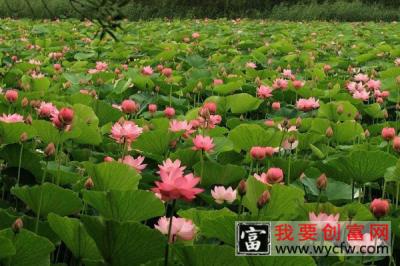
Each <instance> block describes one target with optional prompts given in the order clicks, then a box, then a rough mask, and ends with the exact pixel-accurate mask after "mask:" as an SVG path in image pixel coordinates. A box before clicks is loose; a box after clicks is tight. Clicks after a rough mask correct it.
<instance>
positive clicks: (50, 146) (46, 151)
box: [44, 142, 56, 157]
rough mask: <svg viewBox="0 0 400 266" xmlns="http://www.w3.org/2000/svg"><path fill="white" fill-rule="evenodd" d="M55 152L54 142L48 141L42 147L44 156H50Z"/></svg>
mask: <svg viewBox="0 0 400 266" xmlns="http://www.w3.org/2000/svg"><path fill="white" fill-rule="evenodd" d="M55 152H56V147H55V146H54V143H52V142H51V143H49V144H48V145H47V147H46V148H45V149H44V154H45V155H46V157H50V156H52V155H53V154H54V153H55Z"/></svg>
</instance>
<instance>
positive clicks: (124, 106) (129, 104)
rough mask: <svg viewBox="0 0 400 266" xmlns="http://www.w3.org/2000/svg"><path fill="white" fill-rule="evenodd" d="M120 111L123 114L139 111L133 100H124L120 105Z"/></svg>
mask: <svg viewBox="0 0 400 266" xmlns="http://www.w3.org/2000/svg"><path fill="white" fill-rule="evenodd" d="M121 111H122V112H124V113H125V114H132V113H136V112H137V111H139V104H137V103H136V102H135V101H133V100H124V101H123V102H122V103H121Z"/></svg>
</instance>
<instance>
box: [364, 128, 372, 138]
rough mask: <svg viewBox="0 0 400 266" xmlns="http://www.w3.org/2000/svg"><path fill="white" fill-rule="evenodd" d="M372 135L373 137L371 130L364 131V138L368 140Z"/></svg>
mask: <svg viewBox="0 0 400 266" xmlns="http://www.w3.org/2000/svg"><path fill="white" fill-rule="evenodd" d="M370 135H371V134H370V133H369V130H368V129H366V130H365V131H364V136H365V137H366V138H369V136H370Z"/></svg>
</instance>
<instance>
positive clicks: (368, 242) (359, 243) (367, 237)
mask: <svg viewBox="0 0 400 266" xmlns="http://www.w3.org/2000/svg"><path fill="white" fill-rule="evenodd" d="M362 239H363V240H347V243H349V245H350V246H352V247H354V248H355V249H354V251H355V252H359V251H360V248H361V247H370V246H372V247H374V246H375V247H377V246H380V245H381V244H382V243H383V241H382V239H379V238H375V239H372V237H371V234H370V233H365V234H363V237H362Z"/></svg>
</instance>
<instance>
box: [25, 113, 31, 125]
mask: <svg viewBox="0 0 400 266" xmlns="http://www.w3.org/2000/svg"><path fill="white" fill-rule="evenodd" d="M25 124H27V125H32V116H31V115H28V116H27V117H26V118H25Z"/></svg>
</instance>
